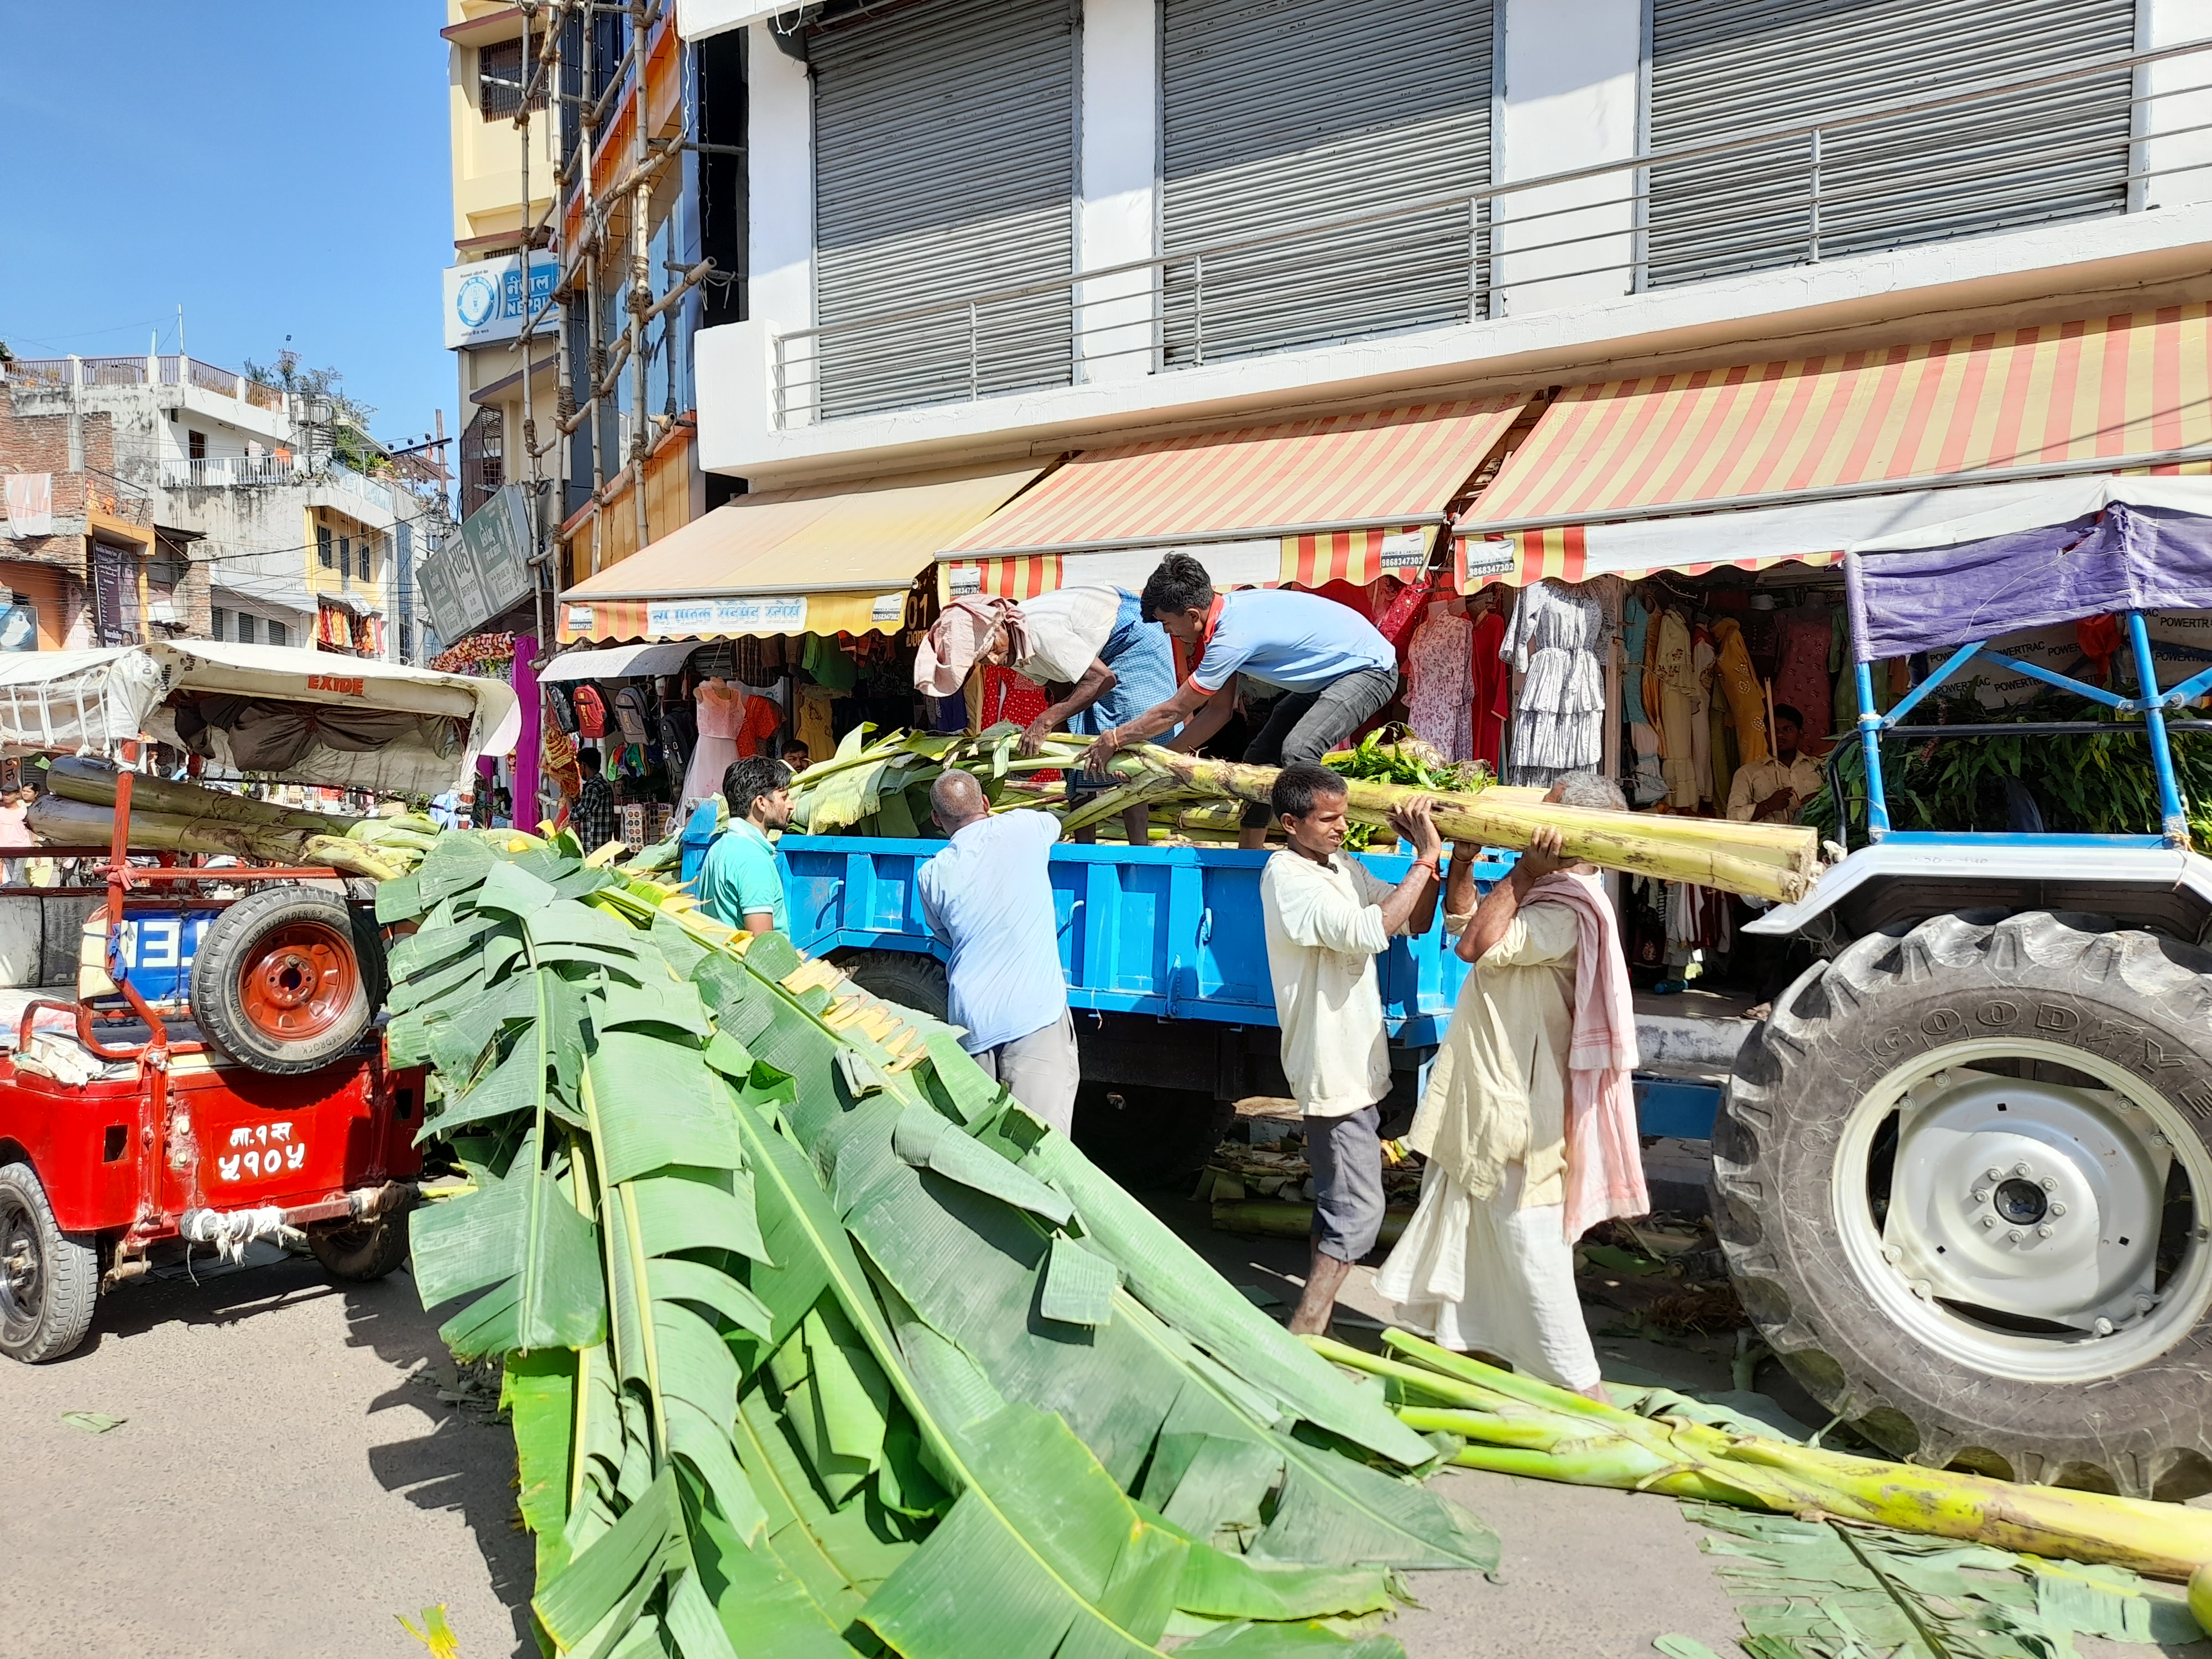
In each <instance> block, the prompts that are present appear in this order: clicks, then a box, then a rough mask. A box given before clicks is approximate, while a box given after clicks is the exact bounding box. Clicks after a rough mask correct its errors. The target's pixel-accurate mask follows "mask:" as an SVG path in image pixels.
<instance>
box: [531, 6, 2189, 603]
mask: <svg viewBox="0 0 2212 1659" xmlns="http://www.w3.org/2000/svg"><path fill="white" fill-rule="evenodd" d="M678 18H679V21H680V23H681V25H682V27H683V29H684V34H685V36H686V38H687V40H689V41H690V43H691V47H692V50H693V51H694V52H696V53H698V54H700V55H701V56H702V57H703V56H704V55H705V54H706V53H708V52H711V51H714V50H716V49H718V48H719V50H720V52H721V53H723V54H724V55H725V56H726V57H728V58H732V59H737V60H739V61H740V62H741V65H742V74H743V77H744V98H745V111H746V116H745V121H746V125H745V136H744V157H743V159H742V161H739V162H737V163H734V164H733V172H732V176H731V179H730V180H729V182H728V184H727V185H726V186H725V187H724V188H722V189H720V191H709V193H708V195H707V197H705V198H704V199H703V201H702V208H701V211H702V214H703V215H704V216H706V217H707V218H708V222H713V220H714V216H715V215H716V214H718V213H720V214H724V215H739V214H741V215H742V216H743V218H744V270H745V282H744V286H743V289H742V290H741V294H742V298H741V301H740V304H741V306H742V310H743V315H742V317H741V318H740V319H738V320H733V321H729V322H726V323H722V324H720V325H716V326H711V327H708V328H707V329H705V330H704V331H702V332H701V333H700V334H699V335H698V337H697V339H696V353H697V365H696V381H697V388H698V405H699V411H698V425H699V433H698V443H697V453H698V457H699V461H700V464H701V465H702V467H703V468H704V469H705V471H706V472H707V474H708V477H710V478H711V479H723V478H727V479H742V480H744V481H745V483H746V485H747V486H748V487H749V488H750V490H751V491H753V492H756V493H758V492H761V491H763V490H769V491H777V490H787V489H804V490H805V491H806V492H808V493H809V494H810V495H815V496H822V495H834V494H836V492H838V491H840V490H851V491H857V490H860V489H862V488H863V487H866V488H867V489H880V488H882V487H884V485H885V484H886V483H896V481H897V480H899V479H901V478H902V477H909V476H911V477H915V478H917V479H920V478H923V477H935V476H940V475H942V474H944V473H945V471H947V470H948V469H950V470H964V471H966V472H967V473H969V475H971V476H981V475H983V474H985V473H987V472H988V471H989V470H990V469H993V468H997V469H1000V473H1001V474H1002V475H1003V476H1006V477H1012V476H1013V473H1014V471H1018V469H1020V468H1022V467H1028V468H1030V469H1031V470H1032V472H1034V471H1042V470H1044V469H1048V468H1050V467H1052V466H1054V464H1055V463H1057V462H1059V461H1060V459H1062V458H1065V457H1071V456H1072V457H1073V458H1074V461H1073V465H1062V466H1060V467H1059V469H1058V471H1056V472H1054V474H1053V475H1052V476H1051V477H1049V478H1048V479H1047V480H1046V481H1045V483H1043V484H1042V485H1039V486H1038V487H1037V488H1036V489H1032V490H1031V491H1030V494H1029V495H1027V496H1025V497H1024V498H1023V499H1024V501H1026V502H1028V503H1030V507H1028V508H1024V507H1021V505H1020V504H1017V507H1016V508H1015V509H1012V510H1010V511H1009V512H1008V513H1005V514H1001V515H1000V519H998V520H994V526H995V528H989V529H987V530H986V531H983V532H976V533H975V534H965V535H961V536H956V537H948V538H946V544H945V545H944V546H942V547H940V548H939V552H940V553H941V554H943V555H944V558H943V561H942V562H943V564H944V566H945V570H944V574H943V585H944V591H945V592H958V591H961V590H962V589H963V587H967V588H972V587H973V586H975V585H978V584H980V585H981V586H985V587H987V588H993V589H1000V590H1003V591H1009V592H1013V591H1020V590H1021V589H1022V588H1023V587H1024V586H1027V587H1030V588H1032V589H1033V588H1034V586H1036V584H1038V583H1040V582H1052V581H1058V580H1073V579H1074V577H1075V575H1076V574H1078V573H1079V572H1081V571H1089V572H1091V573H1094V574H1098V575H1112V576H1114V577H1115V578H1117V579H1120V580H1128V579H1129V578H1130V577H1131V576H1132V575H1134V576H1135V577H1137V578H1138V579H1139V580H1141V574H1142V570H1143V569H1144V568H1149V565H1150V563H1151V562H1152V561H1153V560H1154V559H1156V558H1157V556H1158V552H1159V550H1161V549H1163V548H1164V547H1168V546H1173V545H1203V546H1205V547H1206V549H1207V550H1208V563H1209V566H1210V567H1211V568H1214V569H1215V572H1216V574H1217V577H1218V579H1220V580H1270V581H1272V580H1304V581H1307V582H1308V583H1310V584H1311V585H1316V586H1318V585H1320V583H1321V582H1322V581H1323V580H1327V579H1328V577H1330V576H1332V575H1334V576H1350V577H1352V578H1354V579H1359V580H1364V579H1366V578H1367V577H1370V576H1372V575H1373V574H1376V573H1377V572H1378V571H1379V570H1382V569H1386V568H1387V569H1394V570H1398V571H1401V572H1409V571H1411V570H1413V569H1416V568H1419V567H1420V566H1421V565H1422V564H1423V563H1424V562H1425V561H1429V560H1431V559H1433V560H1435V561H1437V562H1438V563H1439V564H1440V565H1441V564H1442V563H1443V562H1444V561H1446V560H1447V559H1449V560H1450V561H1451V563H1452V564H1453V566H1454V567H1455V570H1456V574H1458V576H1459V577H1460V579H1461V580H1463V581H1466V582H1469V583H1471V582H1474V581H1476V580H1482V579H1484V578H1485V577H1490V578H1503V579H1504V580H1513V581H1519V580H1527V579H1528V578H1529V577H1530V576H1532V575H1535V574H1544V573H1545V572H1546V571H1552V572H1553V573H1569V572H1571V573H1572V574H1576V575H1580V574H1596V573H1597V572H1598V571H1600V570H1601V569H1607V568H1630V567H1634V568H1663V567H1666V566H1668V565H1677V566H1686V565H1691V564H1694V563H1696V562H1699V560H1700V559H1702V560H1703V561H1705V562H1710V561H1711V560H1712V559H1713V558H1714V557H1715V556H1717V555H1720V556H1725V557H1728V558H1731V559H1732V558H1735V557H1739V556H1741V557H1752V558H1765V557H1771V556H1783V557H1790V556H1804V555H1806V554H1808V553H1811V552H1814V551H1815V550H1832V549H1833V548H1836V547H1838V546H1841V545H1843V544H1844V543H1845V542H1846V541H1848V540H1849V539H1850V538H1854V537H1857V536H1860V535H1863V534H1868V533H1873V532H1872V531H1871V530H1869V528H1868V526H1890V527H1894V526H1897V525H1899V524H1902V523H1905V522H1909V521H1911V520H1912V519H1913V518H1914V517H1915V516H1919V517H1926V516H1927V515H1929V514H1930V513H1935V514H1939V515H1942V516H1950V515H1954V514H1956V513H1961V512H1965V511H1970V510H1972V501H1973V500H1983V501H1987V500H1990V499H1994V497H1992V496H1990V495H1989V494H1988V492H1990V491H1992V490H1995V491H2000V492H2002V491H2003V490H2008V489H2009V490H2014V491H2015V492H2016V491H2018V490H2019V489H2026V488H2028V487H2031V486H2033V485H2034V484H2035V483H2037V481H2038V480H2039V479H2040V478H2042V477H2046V476H2047V475H2050V474H2052V473H2063V472H2064V471H2067V470H2069V468H2071V469H2079V468H2082V467H2097V466H2112V465H2118V464H2121V463H2124V462H2125V461H2127V460H2130V459H2136V460H2141V459H2144V458H2150V461H2152V462H2155V461H2157V460H2159V459H2160V458H2164V459H2165V460H2166V462H2167V463H2169V464H2172V465H2201V464H2202V463H2203V459H2204V457H2205V455H2212V406H2208V405H2207V404H2206V403H2205V393H2204V392H2203V382H2204V377H2205V375H2206V374H2207V363H2206V351H2205V345H2204V338H2205V329H2206V326H2207V325H2206V320H2205V318H2206V309H2205V307H2206V306H2207V303H2208V302H2212V276H2208V274H2207V273H2208V271H2212V258H2209V257H2208V255H2212V11H2208V10H2207V9H2205V8H2204V7H2203V5H2201V4H2198V3H2195V0H2055V3H2054V0H1849V3H1846V0H1371V3H1367V4H1363V5H1359V6H1354V7H1345V6H1340V5H1333V4H1328V3H1324V0H1273V3H1267V4H1255V3H1251V0H908V3H900V4H888V5H887V4H884V3H882V0H827V3H811V4H808V5H805V6H804V7H803V8H792V7H788V6H786V7H783V8H780V9H770V8H768V7H765V6H762V5H758V4H751V3H745V0H682V3H681V5H680V7H679V9H678ZM2008 376H2010V377H2011V378H2010V379H2008V378H2007V377H2008ZM2054 377H2055V378H2054ZM1778 387H1779V388H1783V389H1784V392H1777V390H1776V388H1778ZM2192 387H2195V388H2198V389H2197V390H2196V391H2194V392H2192V391H2191V388H2192ZM1784 393H1786V395H1784ZM2100 398H2101V399H2102V401H2101V402H2100ZM1301 422H1304V423H1307V424H1304V425H1300V424H1298V423H1301ZM2023 422H2025V424H2023ZM1254 428H1281V430H1280V431H1279V432H1273V433H1272V434H1271V435H1272V436H1274V437H1279V438H1280V439H1281V440H1282V444H1280V445H1278V446H1275V447H1267V446H1265V445H1262V446H1261V447H1259V448H1255V447H1252V440H1253V437H1254V433H1253V429H1254ZM1375 431H1383V432H1396V433H1398V434H1400V435H1401V436H1402V437H1403V438H1404V439H1405V441H1404V442H1403V443H1402V444H1401V445H1400V446H1399V447H1397V448H1395V449H1393V448H1392V447H1390V446H1389V444H1387V443H1383V444H1378V443H1376V442H1375V441H1372V440H1371V439H1363V438H1362V436H1361V434H1363V433H1370V434H1371V433H1373V432H1375ZM1263 436H1267V435H1266V434H1263ZM1363 444H1364V447H1363ZM1439 445H1442V446H1443V447H1447V448H1449V450H1450V453H1449V455H1448V456H1444V457H1443V459H1438V458H1437V446H1439ZM2198 451H2203V452H2204V453H2203V454H2199V453H2197V452H2198ZM1263 453H1264V454H1265V455H1266V456H1267V462H1266V465H1267V466H1269V467H1272V468H1273V469H1274V471H1273V473H1271V474H1270V475H1269V477H1267V478H1265V479H1261V480H1258V481H1256V482H1255V480H1253V479H1251V478H1249V477H1243V476H1242V475H1241V474H1240V472H1239V470H1238V469H1239V467H1240V465H1242V463H1243V461H1245V460H1249V459H1253V458H1255V457H1258V456H1261V455H1262V454H1263ZM2177 456H2178V459H2177ZM2147 464H2148V463H2147ZM1967 472H1972V473H1973V474H1974V475H1975V476H1976V480H1977V482H1976V483H1975V486H1974V488H1973V489H1971V490H1968V491H1967V492H1966V493H1965V494H1963V495H1962V494H1961V493H1960V491H1959V490H1958V489H1949V490H1948V491H1947V490H1945V489H1942V488H1941V486H1942V485H1943V484H1944V483H1947V482H1948V481H1949V480H1951V479H1953V478H1954V477H1956V476H1958V475H1960V474H1962V473H1967ZM1493 476H1494V478H1495V482H1494V483H1493V482H1492V479H1493ZM1240 480H1241V481H1240ZM1248 485H1249V488H1248V487H1246V486H1248ZM1486 486H1487V488H1486ZM1808 492H1809V494H1808ZM1977 492H1979V493H1977ZM1808 502H1809V503H1810V504H1812V505H1814V506H1817V507H1818V508H1819V509H1820V510H1819V513H1817V514H1816V515H1814V517H1813V518H1807V517H1805V516H1804V515H1803V514H1802V513H1801V514H1800V515H1799V516H1798V517H1796V518H1794V519H1793V518H1791V517H1790V516H1789V515H1790V513H1792V512H1793V511H1795V510H1796V509H1797V508H1800V507H1805V506H1806V505H1808ZM1854 503H1856V505H1853V504H1854ZM1719 506H1725V507H1730V508H1733V509H1736V510H1735V511H1732V512H1730V513H1727V514H1726V515H1724V516H1717V515H1716V514H1715V513H1713V511H1712V509H1713V508H1715V507H1719ZM1687 513H1696V514H1698V515H1699V516H1696V517H1689V516H1685V514H1687ZM762 522H763V523H765V522H766V520H763V521H762ZM1448 525H1449V526H1453V527H1454V531H1455V540H1456V544H1457V548H1458V554H1457V556H1456V557H1454V556H1452V554H1451V551H1450V550H1451V548H1452V546H1453V539H1452V538H1445V537H1443V535H1442V534H1441V532H1443V529H1444V527H1445V526H1448ZM723 551H724V553H725V554H727V552H728V550H726V549H725V550H723ZM1316 560H1318V563H1316ZM1469 561H1472V562H1471V563H1469ZM588 568H590V567H587V566H586V565H585V564H583V563H577V564H575V565H574V567H573V568H572V572H571V575H572V582H574V583H576V584H586V583H587V586H585V589H584V591H583V592H577V593H575V594H574V600H575V601H576V602H575V603H574V604H571V605H564V607H563V618H562V620H563V625H564V627H565V628H567V629H569V630H570V631H571V632H573V633H575V634H588V635H594V636H596V637H600V638H624V637H637V636H639V634H640V632H641V629H643V628H644V620H643V615H642V611H641V608H640V606H639V602H640V601H642V600H645V599H648V598H651V597H666V598H670V599H678V598H682V597H684V592H686V591H687V585H688V591H689V592H695V593H698V592H708V591H709V590H711V589H712V588H713V587H714V586H715V578H714V574H713V573H712V572H710V571H707V570H704V569H703V568H702V569H698V570H693V569H690V568H689V567H684V568H676V567H674V566H671V568H668V569H661V568H653V570H651V571H650V572H649V573H647V575H641V577H640V578H639V580H638V581H634V582H630V583H629V584H627V585H625V584H624V583H623V582H622V581H619V580H616V579H615V578H614V576H612V575H603V576H601V577H599V578H598V579H597V580H590V579H588V578H587V575H586V572H587V569H588ZM599 568H601V569H604V568H605V567H604V562H602V564H601V566H600V567H599ZM803 574H805V573H800V572H794V573H793V577H792V579H793V580H794V581H796V580H799V578H800V577H801V576H802V575H803ZM648 578H649V579H648ZM641 583H644V584H645V585H646V586H653V589H654V592H653V593H652V594H648V593H647V592H646V591H645V587H644V586H641V585H640V584H641ZM878 585H883V580H882V576H881V575H880V574H879V575H878ZM630 588H636V589H637V590H638V591H636V592H631V591H629V589H630ZM661 590H666V592H665V594H664V593H663V592H661ZM594 600H597V601H599V602H600V604H599V609H601V610H604V611H608V615H606V616H605V617H595V616H594V615H593V613H592V608H591V602H592V601H594ZM646 631H650V630H649V629H648V630H646Z"/></svg>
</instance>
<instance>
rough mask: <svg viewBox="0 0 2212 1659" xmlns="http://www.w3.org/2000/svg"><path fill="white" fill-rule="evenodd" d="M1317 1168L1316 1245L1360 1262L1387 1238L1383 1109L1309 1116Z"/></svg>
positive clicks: (1309, 1146) (1309, 1154) (1310, 1154)
mask: <svg viewBox="0 0 2212 1659" xmlns="http://www.w3.org/2000/svg"><path fill="white" fill-rule="evenodd" d="M1301 1127H1303V1128H1304V1131H1305V1137H1306V1162H1307V1163H1308V1164H1311V1165H1312V1166H1313V1182H1314V1213H1313V1226H1312V1229H1311V1231H1312V1235H1313V1242H1314V1246H1315V1248H1316V1249H1318V1250H1320V1251H1321V1253H1322V1255H1333V1256H1334V1257H1335V1258H1336V1259H1337V1260H1338V1261H1358V1260H1359V1259H1360V1258H1361V1257H1362V1256H1364V1255H1366V1254H1367V1253H1368V1251H1370V1250H1371V1249H1374V1248H1375V1241H1376V1239H1378V1238H1380V1237H1382V1236H1383V1201H1384V1200H1383V1137H1382V1133H1381V1130H1382V1127H1383V1109H1382V1107H1381V1106H1380V1105H1379V1104H1378V1105H1374V1106H1363V1107H1361V1108H1360V1109H1358V1111H1356V1112H1347V1113H1346V1114H1345V1115H1343V1116H1342V1117H1309V1118H1307V1119H1306V1120H1305V1121H1304V1124H1303V1125H1302V1126H1301Z"/></svg>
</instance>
